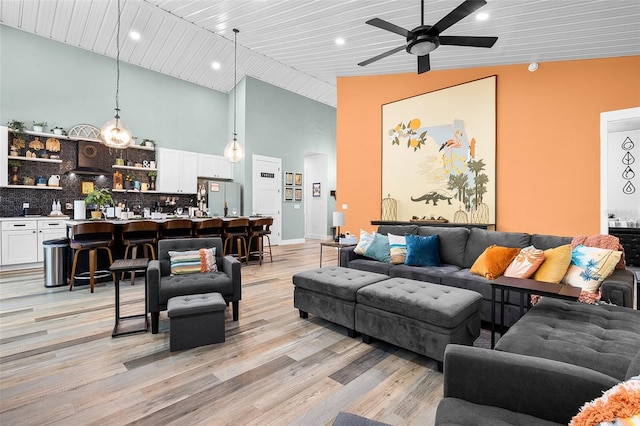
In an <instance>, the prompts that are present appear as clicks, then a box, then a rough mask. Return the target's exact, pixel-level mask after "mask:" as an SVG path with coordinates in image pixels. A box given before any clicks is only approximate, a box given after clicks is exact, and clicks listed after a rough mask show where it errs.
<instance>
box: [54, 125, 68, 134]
mask: <svg viewBox="0 0 640 426" xmlns="http://www.w3.org/2000/svg"><path fill="white" fill-rule="evenodd" d="M51 131H52V132H53V134H54V135H57V136H66V135H67V132H65V130H64V129H63V128H62V127H58V126H55V127H54V128H53V129H51Z"/></svg>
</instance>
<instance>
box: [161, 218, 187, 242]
mask: <svg viewBox="0 0 640 426" xmlns="http://www.w3.org/2000/svg"><path fill="white" fill-rule="evenodd" d="M192 227H193V224H192V222H191V220H189V219H171V220H168V221H166V222H164V223H163V224H162V225H161V226H160V238H191V228H192Z"/></svg>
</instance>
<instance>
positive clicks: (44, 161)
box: [7, 155, 62, 163]
mask: <svg viewBox="0 0 640 426" xmlns="http://www.w3.org/2000/svg"><path fill="white" fill-rule="evenodd" d="M7 158H8V159H9V160H18V161H35V162H38V163H62V160H60V159H52V158H34V157H19V156H15V155H13V156H12V155H7Z"/></svg>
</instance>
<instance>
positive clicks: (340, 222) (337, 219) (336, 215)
mask: <svg viewBox="0 0 640 426" xmlns="http://www.w3.org/2000/svg"><path fill="white" fill-rule="evenodd" d="M333 226H334V227H336V228H338V234H337V236H336V239H335V241H336V242H340V227H341V226H344V212H333Z"/></svg>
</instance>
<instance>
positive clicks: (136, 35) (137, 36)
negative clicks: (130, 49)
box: [129, 31, 140, 41]
mask: <svg viewBox="0 0 640 426" xmlns="http://www.w3.org/2000/svg"><path fill="white" fill-rule="evenodd" d="M129 37H131V40H135V41H138V40H140V33H139V32H137V31H131V32H130V33H129Z"/></svg>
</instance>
